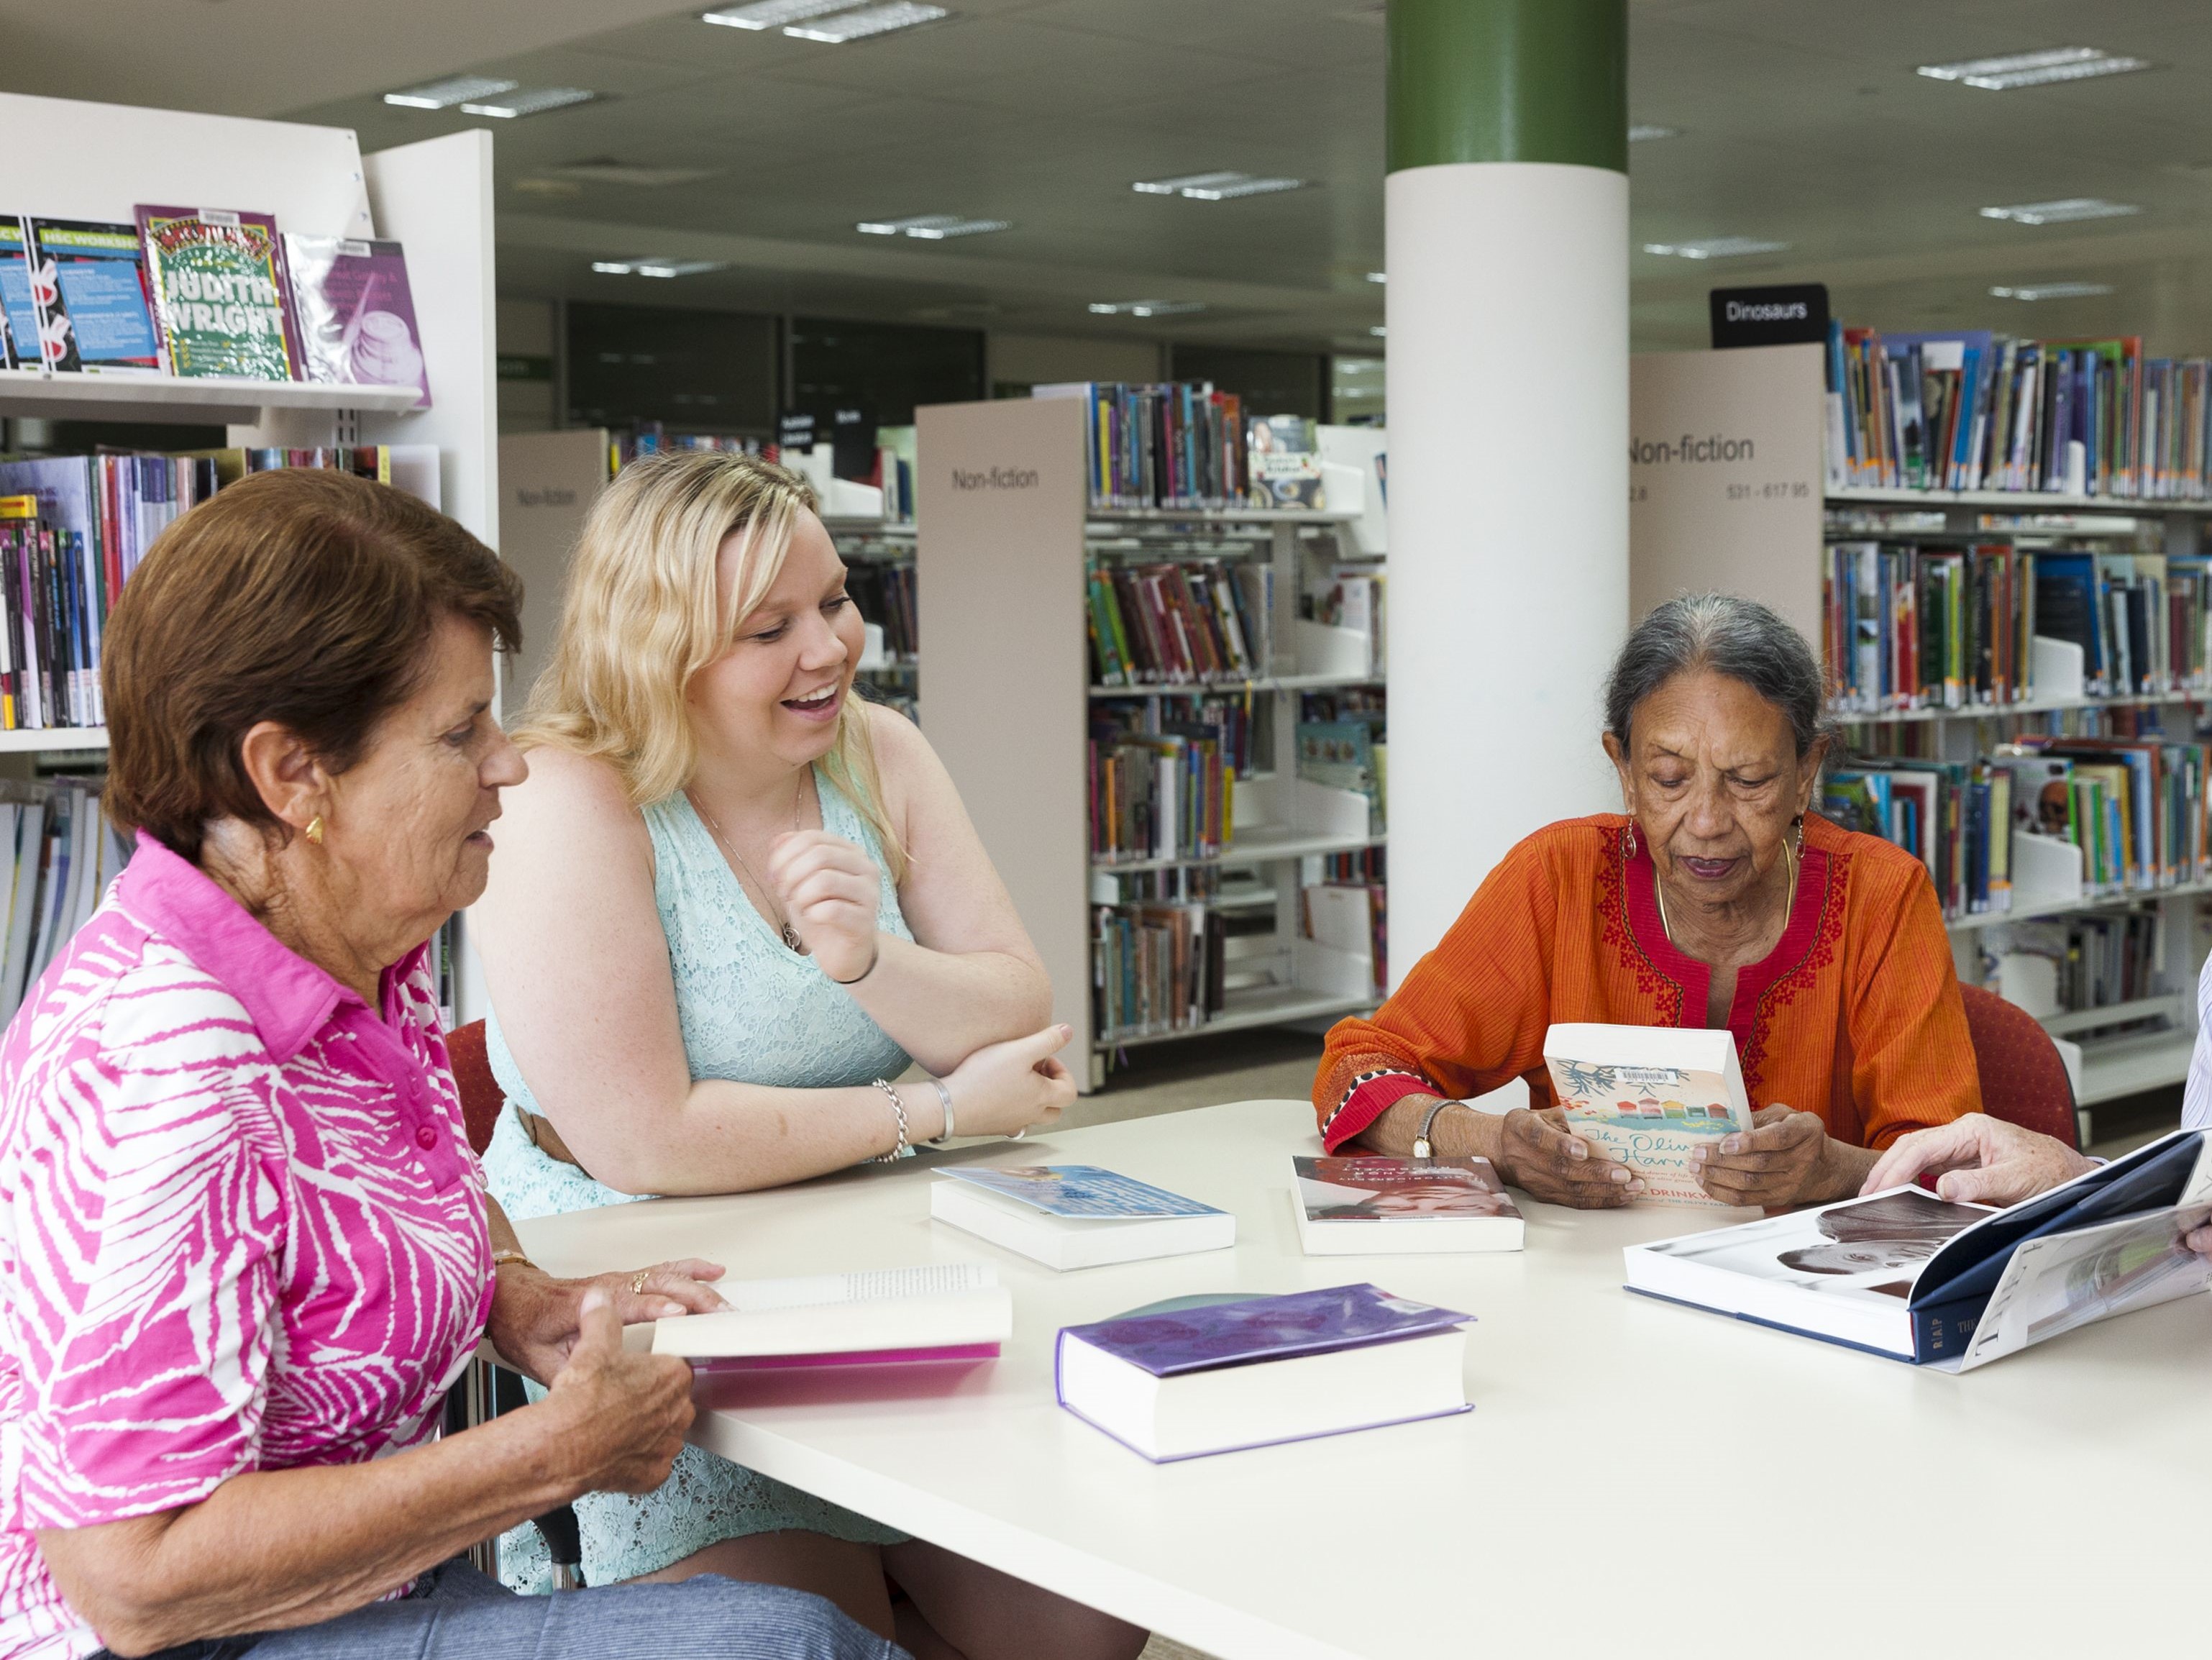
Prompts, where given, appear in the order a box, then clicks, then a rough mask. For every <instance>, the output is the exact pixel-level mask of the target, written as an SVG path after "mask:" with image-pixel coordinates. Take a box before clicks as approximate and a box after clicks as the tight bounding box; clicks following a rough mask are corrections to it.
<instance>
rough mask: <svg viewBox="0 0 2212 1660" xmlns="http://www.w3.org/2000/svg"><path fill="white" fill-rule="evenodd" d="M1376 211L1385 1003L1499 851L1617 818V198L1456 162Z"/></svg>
mask: <svg viewBox="0 0 2212 1660" xmlns="http://www.w3.org/2000/svg"><path fill="white" fill-rule="evenodd" d="M1386 190H1387V196H1386V206H1387V209H1388V214H1389V220H1388V230H1387V250H1388V252H1387V268H1388V270H1389V297H1388V301H1387V305H1388V309H1389V343H1388V350H1389V386H1390V393H1389V397H1390V408H1389V421H1390V475H1389V509H1390V566H1389V569H1390V596H1389V696H1390V727H1389V733H1390V774H1389V791H1390V799H1389V818H1390V859H1389V869H1390V975H1391V981H1392V983H1393V985H1394V986H1395V984H1396V983H1397V982H1400V981H1402V980H1403V979H1404V978H1405V976H1406V973H1407V970H1409V969H1411V968H1412V967H1413V964H1414V963H1415V962H1417V961H1418V960H1419V958H1420V957H1421V955H1422V954H1423V953H1424V952H1427V951H1428V950H1429V949H1430V948H1431V946H1434V945H1435V944H1436V943H1437V940H1438V939H1441V938H1442V937H1443V933H1444V931H1445V930H1446V929H1447V928H1448V927H1450V926H1451V923H1452V921H1453V919H1454V918H1455V917H1456V916H1457V915H1459V912H1460V910H1461V909H1462V907H1463V906H1464V905H1465V904H1466V903H1467V902H1468V898H1469V897H1471V896H1472V895H1473V894H1474V891H1475V889H1476V887H1477V886H1478V885H1480V883H1481V881H1482V879H1483V877H1484V876H1485V875H1486V873H1488V872H1489V871H1490V869H1491V868H1492V866H1494V865H1496V864H1497V863H1498V860H1500V859H1501V858H1503V857H1504V854H1505V853H1506V851H1507V850H1508V849H1509V848H1511V847H1512V845H1513V844H1514V843H1515V842H1517V841H1519V840H1520V839H1521V838H1522V836H1526V835H1528V832H1530V831H1531V830H1535V829H1537V828H1538V827H1539V826H1541V825H1543V824H1549V823H1551V822H1552V821H1553V820H1554V819H1559V818H1571V817H1575V816H1577V815H1579V814H1583V813H1587V812H1602V811H1607V810H1609V809H1613V808H1615V807H1617V806H1618V805H1619V800H1620V797H1619V794H1618V791H1617V790H1616V789H1614V787H1613V784H1612V770H1611V769H1610V768H1609V767H1608V766H1607V763H1606V761H1605V757H1604V753H1603V751H1601V749H1600V748H1599V736H1600V732H1601V725H1602V716H1601V705H1600V690H1601V684H1602V681H1603V678H1604V674H1605V671H1606V669H1607V666H1609V664H1610V661H1611V659H1612V656H1613V652H1614V651H1615V650H1616V649H1617V648H1619V646H1620V642H1621V639H1622V637H1623V635H1624V633H1625V631H1626V626H1627V609H1628V502H1627V491H1628V179H1627V176H1626V174H1625V173H1620V172H1617V171H1615V170H1613V169H1612V168H1607V167H1585V166H1579V165H1571V164H1565V163H1554V162H1533V161H1528V162H1524V161H1480V162H1452V163H1445V164H1439V165H1432V166H1425V167H1407V168H1403V169H1401V170H1400V171H1397V172H1395V173H1391V174H1390V175H1389V180H1388V184H1387V186H1386Z"/></svg>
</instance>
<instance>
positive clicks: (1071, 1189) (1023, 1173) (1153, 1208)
mask: <svg viewBox="0 0 2212 1660" xmlns="http://www.w3.org/2000/svg"><path fill="white" fill-rule="evenodd" d="M942 1174H944V1175H946V1176H949V1177H951V1178H952V1179H953V1180H954V1181H956V1182H966V1183H969V1184H970V1185H972V1186H975V1187H979V1188H986V1189H989V1190H990V1191H991V1192H993V1193H996V1194H1003V1195H1005V1196H1006V1197H1007V1198H1009V1199H1013V1200H1018V1201H1020V1202H1021V1203H1023V1204H1024V1205H1028V1206H1030V1207H1032V1208H1034V1209H1036V1210H1041V1211H1042V1212H1044V1213H1045V1214H1046V1215H1048V1216H1070V1217H1091V1218H1094V1219H1103V1220H1109V1221H1131V1220H1136V1219H1146V1218H1152V1217H1160V1216H1219V1215H1221V1214H1222V1213H1221V1212H1220V1211H1219V1210H1218V1209H1216V1208H1215V1207H1213V1206H1212V1205H1201V1204H1200V1203H1199V1202H1198V1201H1197V1200H1195V1199H1186V1198H1184V1197H1183V1196H1182V1195H1181V1194H1176V1193H1170V1192H1168V1191H1167V1190H1166V1189H1164V1188H1156V1187H1154V1186H1152V1184H1151V1183H1148V1182H1139V1181H1137V1180H1136V1179H1134V1178H1133V1177H1127V1176H1121V1175H1117V1174H1116V1173H1115V1172H1114V1171H1109V1170H1101V1169H1100V1168H1099V1167H1098V1166H1097V1165H1096V1164H1022V1165H1016V1166H1009V1167H1002V1168H1000V1169H997V1170H947V1171H943V1172H942Z"/></svg>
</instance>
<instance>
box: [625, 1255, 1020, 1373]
mask: <svg viewBox="0 0 2212 1660" xmlns="http://www.w3.org/2000/svg"><path fill="white" fill-rule="evenodd" d="M716 1289H717V1290H719V1291H720V1292H721V1293H722V1297H723V1298H724V1300H725V1301H726V1302H727V1303H728V1304H730V1307H729V1308H727V1309H726V1310H716V1311H715V1312H714V1313H712V1314H686V1315H677V1316H671V1317H670V1318H668V1319H665V1320H657V1321H655V1322H654V1323H653V1325H652V1327H651V1328H650V1330H651V1332H652V1337H651V1347H652V1349H653V1353H655V1354H675V1355H681V1356H683V1357H684V1359H691V1360H701V1361H729V1362H732V1363H736V1364H735V1365H733V1366H732V1369H737V1370H742V1369H745V1366H746V1365H747V1363H750V1364H751V1365H761V1366H769V1365H799V1366H803V1365H836V1364H844V1365H859V1364H866V1363H885V1362H895V1361H908V1360H937V1359H987V1358H988V1357H989V1356H991V1355H994V1354H996V1353H998V1352H999V1345H1000V1344H1001V1343H1003V1342H1004V1341H1006V1339H1007V1338H1008V1337H1010V1336H1012V1335H1013V1329H1014V1305H1013V1299H1012V1298H1011V1297H1009V1296H1008V1295H1007V1293H1006V1288H1005V1287H1004V1286H1001V1285H1000V1284H999V1276H998V1271H997V1270H996V1269H994V1268H992V1267H991V1266H990V1265H989V1264H988V1263H983V1262H948V1263H937V1264H932V1265H930V1266H927V1267H923V1268H885V1269H880V1270H877V1271H873V1272H869V1273H862V1274H809V1275H806V1276H804V1277H802V1278H798V1279H789V1280H750V1281H745V1280H740V1281H738V1283H736V1284H734V1285H729V1286H718V1287H716Z"/></svg>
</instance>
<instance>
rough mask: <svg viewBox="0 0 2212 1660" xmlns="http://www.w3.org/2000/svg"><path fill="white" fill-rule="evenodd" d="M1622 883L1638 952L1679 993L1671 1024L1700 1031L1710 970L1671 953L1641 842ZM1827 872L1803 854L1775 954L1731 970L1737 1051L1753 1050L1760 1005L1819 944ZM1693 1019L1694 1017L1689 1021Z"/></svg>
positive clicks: (1814, 853) (1822, 860) (1817, 854)
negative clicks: (1794, 894)
mask: <svg viewBox="0 0 2212 1660" xmlns="http://www.w3.org/2000/svg"><path fill="white" fill-rule="evenodd" d="M1626 866H1627V869H1626V876H1627V882H1626V891H1625V893H1624V894H1623V896H1622V897H1623V899H1624V902H1625V904H1624V909H1626V912H1627V914H1628V927H1629V930H1630V932H1631V933H1632V934H1633V935H1634V937H1635V941H1636V945H1637V947H1638V949H1639V950H1640V951H1642V952H1644V956H1645V957H1646V958H1648V959H1649V960H1650V962H1651V963H1652V964H1653V965H1654V966H1656V968H1658V969H1659V970H1660V971H1661V972H1662V973H1663V974H1665V975H1666V976H1668V978H1669V979H1671V980H1674V981H1675V982H1677V983H1679V984H1680V986H1681V988H1682V1002H1681V1006H1680V1009H1679V1010H1678V1011H1677V1012H1676V1014H1675V1020H1676V1024H1677V1025H1683V1026H1688V1025H1704V1023H1705V1022H1704V1015H1705V999H1706V996H1707V994H1709V993H1710V992H1711V989H1712V978H1713V975H1712V970H1711V969H1710V968H1709V967H1707V966H1706V965H1705V964H1703V963H1700V962H1699V961H1698V959H1697V958H1694V957H1690V956H1687V955H1686V954H1685V953H1683V952H1680V951H1678V950H1676V949H1675V946H1674V941H1673V940H1671V939H1668V937H1667V930H1666V928H1665V927H1663V926H1662V925H1661V923H1660V921H1659V900H1658V889H1657V880H1658V873H1657V871H1656V869H1655V868H1654V867H1653V866H1652V863H1651V852H1650V848H1646V847H1645V846H1644V844H1643V842H1642V841H1641V839H1639V840H1638V842H1637V844H1636V852H1635V854H1634V856H1633V857H1632V858H1630V859H1629V860H1626ZM1831 874H1832V872H1831V869H1830V861H1829V857H1828V854H1826V852H1825V851H1823V850H1822V849H1820V848H1811V847H1808V848H1806V849H1805V851H1804V854H1803V858H1802V862H1801V864H1800V866H1799V868H1798V872H1797V901H1796V904H1795V905H1793V906H1792V907H1791V908H1790V921H1788V923H1787V924H1785V925H1784V927H1783V930H1782V937H1781V939H1778V940H1776V941H1775V944H1774V949H1773V950H1772V951H1771V952H1767V954H1766V955H1765V957H1763V958H1760V959H1759V961H1758V962H1756V963H1753V964H1747V965H1746V966H1745V967H1743V968H1741V969H1739V970H1736V976H1735V997H1734V998H1733V999H1731V1000H1730V1001H1729V1012H1728V1027H1729V1031H1732V1032H1734V1033H1735V1043H1736V1049H1737V1051H1738V1053H1739V1054H1742V1053H1746V1052H1747V1051H1749V1050H1750V1049H1752V1048H1753V1047H1754V1038H1755V1037H1756V1029H1757V1027H1758V1025H1759V1000H1760V999H1761V998H1763V997H1764V996H1765V994H1767V992H1768V991H1770V990H1771V989H1772V988H1773V987H1774V986H1775V985H1776V984H1777V983H1778V982H1779V981H1781V980H1783V979H1784V977H1786V976H1788V975H1789V974H1790V973H1791V972H1792V971H1793V970H1796V968H1797V966H1798V965H1799V964H1802V962H1803V961H1804V960H1805V958H1806V957H1807V956H1808V954H1809V953H1810V952H1811V951H1812V949H1813V946H1814V941H1815V940H1817V939H1819V938H1820V918H1821V915H1822V913H1823V912H1825V911H1826V909H1827V902H1828V884H1829V879H1830V877H1831ZM1692 1017H1695V1018H1694V1019H1693V1018H1692Z"/></svg>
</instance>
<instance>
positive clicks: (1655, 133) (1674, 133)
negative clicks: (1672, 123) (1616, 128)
mask: <svg viewBox="0 0 2212 1660" xmlns="http://www.w3.org/2000/svg"><path fill="white" fill-rule="evenodd" d="M1681 136H1682V130H1681V128H1680V127H1652V126H1644V125H1641V124H1639V125H1636V126H1632V127H1631V128H1630V129H1629V130H1628V142H1629V143H1632V144H1648V143H1650V142H1651V141H1652V140H1653V139H1655V138H1680V137H1681Z"/></svg>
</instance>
